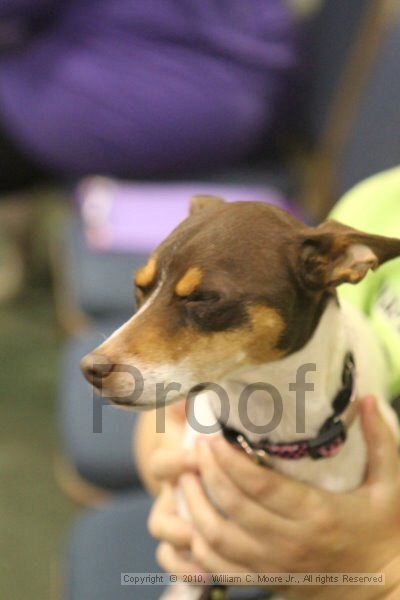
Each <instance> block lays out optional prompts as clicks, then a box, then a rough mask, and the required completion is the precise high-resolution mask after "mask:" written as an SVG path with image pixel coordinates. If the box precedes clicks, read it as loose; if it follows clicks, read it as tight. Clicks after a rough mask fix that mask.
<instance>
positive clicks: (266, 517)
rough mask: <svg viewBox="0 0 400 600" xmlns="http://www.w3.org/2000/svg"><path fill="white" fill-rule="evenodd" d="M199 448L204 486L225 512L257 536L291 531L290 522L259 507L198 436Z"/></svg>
mask: <svg viewBox="0 0 400 600" xmlns="http://www.w3.org/2000/svg"><path fill="white" fill-rule="evenodd" d="M197 451H198V463H199V470H200V475H201V479H202V482H203V485H204V487H205V489H206V490H207V493H208V494H209V496H210V497H211V498H212V499H213V502H214V503H215V504H216V505H217V506H218V508H219V509H220V510H221V511H222V512H223V514H224V515H226V516H227V517H229V518H230V519H232V520H233V521H234V522H236V523H238V524H239V525H241V526H242V527H243V528H244V529H245V530H246V531H247V532H249V533H250V532H251V533H254V534H255V535H260V533H261V532H264V533H268V535H269V536H270V537H271V534H273V533H277V534H278V535H281V534H282V533H285V532H287V534H291V533H292V527H291V525H292V523H291V521H288V520H287V519H284V518H283V517H281V516H279V515H277V514H275V513H273V512H270V511H268V510H267V509H266V508H265V507H263V506H260V505H259V504H258V503H257V502H255V501H254V500H252V499H251V498H250V497H249V496H247V495H245V494H244V493H243V492H242V491H241V490H240V489H239V488H238V487H237V485H235V484H234V483H233V481H232V480H231V479H230V478H229V477H228V476H227V475H226V474H225V472H224V471H223V469H222V468H221V466H220V465H219V463H218V462H217V460H216V457H215V455H214V453H213V452H212V450H211V448H210V446H209V444H208V443H207V440H205V439H204V438H199V440H198V443H197Z"/></svg>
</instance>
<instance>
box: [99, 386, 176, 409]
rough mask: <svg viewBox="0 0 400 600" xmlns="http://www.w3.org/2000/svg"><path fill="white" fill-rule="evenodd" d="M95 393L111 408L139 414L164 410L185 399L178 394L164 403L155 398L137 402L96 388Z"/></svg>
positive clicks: (131, 398) (128, 397)
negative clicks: (157, 409)
mask: <svg viewBox="0 0 400 600" xmlns="http://www.w3.org/2000/svg"><path fill="white" fill-rule="evenodd" d="M94 390H95V393H96V395H97V396H98V397H100V398H102V399H103V400H105V401H106V402H108V403H109V404H110V405H111V406H115V407H117V408H122V409H124V410H131V411H132V410H135V411H138V412H144V411H149V410H154V409H156V408H162V407H165V406H168V405H170V404H174V403H175V402H177V401H178V400H181V399H182V398H183V396H182V394H176V395H175V396H171V397H170V398H168V399H167V400H166V401H165V402H163V403H157V402H156V401H155V400H154V399H153V398H149V399H148V400H143V399H142V401H136V400H135V399H134V398H133V397H130V396H129V395H126V396H118V395H113V392H112V391H111V390H106V389H102V390H101V389H99V388H96V387H95V388H94Z"/></svg>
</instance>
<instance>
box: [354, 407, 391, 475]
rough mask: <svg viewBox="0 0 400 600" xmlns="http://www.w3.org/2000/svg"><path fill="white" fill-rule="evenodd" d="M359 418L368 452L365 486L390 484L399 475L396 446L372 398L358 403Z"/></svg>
mask: <svg viewBox="0 0 400 600" xmlns="http://www.w3.org/2000/svg"><path fill="white" fill-rule="evenodd" d="M360 417H361V424H362V428H363V432H364V437H365V441H366V444H367V452H368V471H367V479H366V484H367V485H368V484H371V483H375V482H377V481H382V480H387V481H389V482H392V481H393V479H394V477H396V476H397V475H398V474H399V453H398V446H397V443H396V440H395V437H394V435H393V431H392V430H391V429H390V427H389V425H388V424H387V422H386V421H385V419H384V417H383V416H382V413H381V411H380V410H379V408H378V405H377V401H376V398H375V397H374V396H367V397H365V398H363V399H362V400H361V401H360Z"/></svg>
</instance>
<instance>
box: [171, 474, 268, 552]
mask: <svg viewBox="0 0 400 600" xmlns="http://www.w3.org/2000/svg"><path fill="white" fill-rule="evenodd" d="M180 485H181V486H182V491H183V495H184V499H185V502H186V506H187V510H188V512H189V514H190V517H191V519H192V522H193V526H194V529H195V530H197V531H198V532H199V533H200V535H201V537H202V538H203V539H204V540H205V542H206V543H207V545H208V546H209V547H210V548H213V550H214V552H215V553H216V554H218V555H219V556H221V557H224V559H227V560H231V561H233V562H240V563H241V564H245V563H246V564H247V562H249V563H251V561H252V559H253V557H254V554H255V552H257V550H259V544H258V543H257V542H256V541H255V538H254V535H250V534H248V533H247V532H246V531H245V530H244V529H242V528H240V527H238V526H237V524H236V523H234V522H233V521H229V520H227V519H225V518H224V517H223V516H222V515H221V513H220V512H218V510H217V509H216V508H215V507H214V505H213V504H211V502H210V500H209V499H208V497H207V496H206V494H205V492H204V490H203V487H202V485H201V483H200V480H199V478H198V477H196V476H195V475H189V474H186V475H184V476H183V477H182V478H181V479H180ZM271 551H273V547H271Z"/></svg>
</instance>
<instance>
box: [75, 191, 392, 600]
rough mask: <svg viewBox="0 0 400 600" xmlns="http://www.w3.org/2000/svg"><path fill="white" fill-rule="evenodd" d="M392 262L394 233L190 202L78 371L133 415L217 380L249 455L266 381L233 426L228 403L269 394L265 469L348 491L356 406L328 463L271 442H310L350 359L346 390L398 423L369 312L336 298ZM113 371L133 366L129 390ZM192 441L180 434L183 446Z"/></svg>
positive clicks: (202, 404) (354, 457) (354, 475)
mask: <svg viewBox="0 0 400 600" xmlns="http://www.w3.org/2000/svg"><path fill="white" fill-rule="evenodd" d="M397 256H400V240H397V239H391V238H384V237H381V236H376V235H369V234H366V233H362V232H360V231H357V230H355V229H352V228H349V227H347V226H345V225H342V224H340V223H338V222H334V221H326V222H324V223H322V225H320V226H319V227H316V228H312V227H308V226H306V225H304V224H303V223H301V222H300V221H298V220H297V219H295V218H294V217H292V216H291V215H289V214H288V213H286V212H284V211H282V210H280V209H278V208H276V207H273V206H271V205H268V204H266V203H262V202H260V203H258V202H235V203H225V202H224V201H223V200H221V199H219V198H214V197H203V196H198V197H195V198H194V199H193V200H192V204H191V211H190V216H189V217H188V218H187V219H186V220H185V221H184V222H183V223H181V224H180V225H179V226H178V227H177V228H176V229H175V230H174V231H173V232H172V233H171V234H170V236H169V237H168V238H167V239H166V240H165V241H164V242H163V243H162V244H161V245H160V246H159V247H158V248H157V249H156V250H155V252H154V253H153V254H152V256H151V258H150V259H149V261H148V262H147V264H146V265H145V266H144V267H143V268H142V269H140V270H139V271H138V272H137V273H136V277H135V285H136V296H137V303H138V307H139V310H138V312H137V313H136V314H135V315H134V316H133V317H132V318H131V319H130V320H129V321H128V322H127V323H125V324H124V325H123V326H122V327H120V328H119V329H118V330H117V331H116V332H115V333H113V334H112V335H111V336H110V337H109V338H108V339H107V340H106V341H105V342H103V343H102V344H101V346H99V347H98V348H97V349H96V350H94V352H93V353H91V354H89V355H87V356H86V357H84V358H83V360H82V370H83V372H84V374H85V376H86V378H87V379H88V380H89V381H90V382H91V383H92V384H93V385H94V386H95V387H97V388H101V389H102V392H103V395H106V396H107V397H109V398H110V399H111V401H113V402H115V403H116V404H118V405H120V406H121V405H123V406H126V407H129V408H134V409H142V410H143V409H150V408H154V407H155V405H156V392H159V391H160V389H162V390H163V393H164V391H165V399H166V402H167V403H170V402H173V401H174V400H177V399H179V398H181V397H182V395H188V394H189V392H190V391H191V390H193V389H196V390H198V389H199V386H200V385H201V384H203V383H204V382H215V383H217V384H219V385H221V386H222V388H223V389H224V390H226V392H227V394H228V398H229V415H228V417H227V418H226V420H225V423H224V425H225V426H226V427H227V428H229V430H231V431H234V432H237V433H238V434H240V433H243V434H244V437H242V438H241V441H242V442H243V440H246V441H245V442H243V443H244V446H246V447H247V448H248V449H249V445H250V450H251V445H252V444H254V448H259V447H260V444H261V442H262V439H263V437H265V434H264V436H263V434H262V433H259V432H258V430H257V432H255V431H254V428H253V427H248V426H247V425H246V423H247V424H248V423H253V424H265V423H270V422H271V420H272V419H273V417H274V411H275V410H276V406H275V404H274V401H273V398H272V397H271V395H270V394H268V393H266V391H265V389H254V391H253V393H252V394H251V396H250V395H249V397H248V403H247V407H246V411H247V417H248V419H246V423H244V422H243V418H242V415H241V414H240V409H239V398H240V397H241V393H242V392H243V390H244V388H246V386H249V385H250V386H251V385H252V384H254V383H257V382H266V383H267V384H268V385H269V386H274V388H275V389H276V390H278V392H279V395H280V398H281V403H282V409H283V410H282V414H281V416H280V419H279V420H278V422H277V425H276V427H275V428H274V429H273V430H272V431H269V432H268V441H269V444H270V446H269V447H267V453H265V452H264V455H266V454H268V453H269V456H268V457H267V456H266V458H268V464H270V465H272V466H273V467H274V468H276V469H278V470H279V471H282V472H284V473H286V474H288V475H290V476H292V477H295V478H297V479H301V480H303V481H307V482H310V483H313V484H314V485H317V486H320V487H323V488H326V489H329V490H334V491H345V490H349V489H351V488H354V487H356V486H358V485H359V484H360V482H361V481H362V479H363V476H364V471H365V464H366V456H365V447H364V441H363V437H362V433H361V430H360V425H359V422H358V418H357V415H356V414H355V412H354V411H353V413H352V416H351V419H350V418H347V422H346V418H344V419H343V420H344V422H345V426H346V428H348V430H347V432H346V433H347V436H346V439H345V440H344V438H343V439H341V440H339V441H340V442H343V443H340V444H339V445H338V447H337V448H336V449H335V451H334V452H327V453H326V454H325V455H324V456H327V457H328V458H326V460H314V458H315V456H314V457H312V456H310V455H309V454H307V453H306V454H304V456H303V455H302V458H301V460H288V458H299V455H292V456H290V455H289V456H286V455H285V454H284V453H283V452H280V450H282V448H283V446H285V444H286V445H288V440H290V444H289V445H291V447H293V444H295V445H296V442H298V444H300V446H299V447H301V442H302V440H304V439H308V440H313V439H316V437H317V436H318V435H319V433H320V432H321V426H322V424H324V423H330V422H331V421H332V419H331V418H332V415H333V412H334V407H333V402H334V400H337V398H338V395H340V391H341V390H342V388H343V369H344V365H345V363H346V357H347V356H349V353H350V355H351V356H352V361H354V365H355V371H354V372H353V373H352V386H353V387H354V388H355V389H354V390H352V394H351V395H352V397H353V396H354V395H355V392H356V395H357V396H362V395H366V394H375V395H376V396H377V398H378V401H379V405H380V407H381V409H382V411H383V413H384V414H385V416H386V417H387V419H388V420H389V421H390V422H391V423H392V424H393V428H394V430H395V419H394V416H393V414H392V412H391V409H390V408H389V407H388V404H387V403H386V401H387V384H386V382H387V375H386V371H385V360H384V356H383V353H382V350H381V348H380V346H379V344H378V342H377V340H376V339H375V337H374V334H373V333H372V331H371V329H370V326H369V324H368V322H367V321H366V319H365V318H364V317H363V316H362V315H361V314H360V313H359V312H358V311H357V310H356V309H354V308H352V307H350V306H347V305H344V304H343V305H342V304H340V303H339V301H338V297H337V294H336V287H337V286H338V285H340V284H342V283H346V282H347V283H353V284H355V283H358V282H359V281H361V280H362V279H363V278H364V276H365V275H366V274H367V272H368V271H369V270H370V269H375V268H376V267H378V266H379V265H380V264H382V263H384V262H385V261H388V260H390V259H393V258H395V257H397ZM310 364H312V365H315V368H313V369H310V370H312V374H309V375H308V379H309V382H311V381H312V384H313V386H308V388H313V389H308V391H307V394H306V397H305V404H304V406H305V419H304V424H303V425H304V426H302V427H300V428H299V427H298V423H297V425H296V416H297V412H296V411H297V408H298V407H296V386H295V385H294V384H293V382H295V381H296V373H297V372H300V371H301V370H302V369H303V370H304V365H310ZM120 365H128V366H131V367H134V368H135V369H138V370H139V371H140V373H141V374H142V376H143V389H141V390H140V392H141V393H140V394H139V393H137V392H138V390H136V393H135V390H134V389H132V388H133V383H132V382H133V379H132V376H131V374H130V373H129V372H126V371H125V370H124V368H122V369H121V368H120V367H119V366H120ZM299 369H300V371H299ZM353 380H354V381H353ZM176 382H177V383H179V384H180V385H179V386H176V385H175V383H176ZM157 386H159V387H157ZM160 386H161V388H160ZM162 386H163V387H162ZM168 386H169V388H168ZM177 388H179V389H177ZM349 401H350V398H349V397H348V398H347V401H346V406H342V408H341V409H340V410H338V409H337V407H336V412H337V413H338V415H337V416H338V417H340V416H344V415H347V417H348V415H349V412H348V411H349V410H350V409H351V407H350V408H349V406H347V404H348V402H349ZM196 407H197V408H196V411H198V412H197V421H198V422H200V423H204V424H209V423H211V422H212V423H215V415H217V414H219V413H220V411H221V407H220V399H219V398H218V397H217V395H216V394H215V393H214V392H212V391H210V390H208V389H204V390H203V391H201V392H199V393H198V394H197V396H196ZM341 411H343V415H341ZM200 413H201V414H200ZM194 435H196V432H194V431H193V430H191V431H190V433H189V435H188V439H187V443H188V444H190V443H193V437H194ZM238 437H239V438H240V435H238ZM330 441H332V440H330ZM274 445H275V446H274ZM274 448H275V450H277V452H274ZM271 449H272V451H271V452H268V450H271ZM289 449H290V448H289ZM329 449H332V447H331V446H329V448H328V450H329ZM325 450H326V448H325ZM250 453H251V452H250ZM181 591H182V590H181ZM193 596H194V597H195V591H194V590H191V591H190V590H187V597H190V598H191V597H193Z"/></svg>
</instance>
